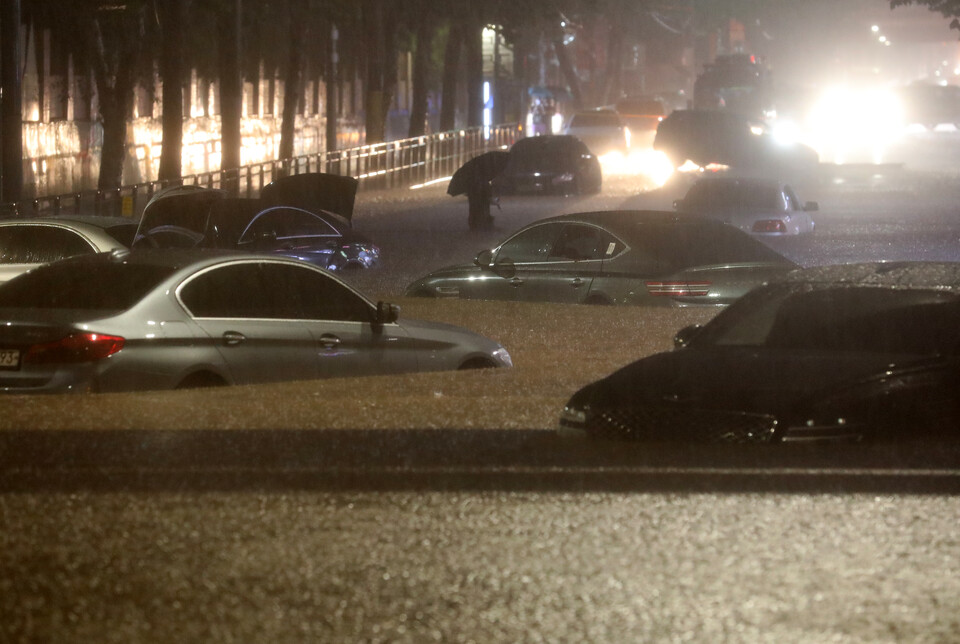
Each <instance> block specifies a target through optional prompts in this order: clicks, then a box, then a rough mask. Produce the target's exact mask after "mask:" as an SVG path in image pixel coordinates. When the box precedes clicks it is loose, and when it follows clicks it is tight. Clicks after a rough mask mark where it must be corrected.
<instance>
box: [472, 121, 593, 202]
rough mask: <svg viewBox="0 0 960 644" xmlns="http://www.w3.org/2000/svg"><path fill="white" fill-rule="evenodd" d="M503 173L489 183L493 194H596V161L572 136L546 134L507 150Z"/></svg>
mask: <svg viewBox="0 0 960 644" xmlns="http://www.w3.org/2000/svg"><path fill="white" fill-rule="evenodd" d="M509 152H510V156H509V158H508V159H507V164H506V166H505V167H504V169H503V171H502V172H501V173H500V174H499V175H498V176H497V177H496V178H494V179H493V181H492V182H491V184H492V186H493V193H494V194H495V195H524V194H556V195H585V194H594V193H597V192H600V187H601V186H602V184H603V171H602V170H601V168H600V161H599V160H598V159H597V157H596V155H595V154H593V153H592V152H591V151H590V149H589V148H588V147H587V146H586V144H585V143H584V142H583V141H581V140H580V139H578V138H577V137H575V136H570V135H566V134H546V135H543V136H532V137H527V138H525V139H520V140H519V141H517V142H516V143H514V144H513V145H512V146H511V147H510V150H509Z"/></svg>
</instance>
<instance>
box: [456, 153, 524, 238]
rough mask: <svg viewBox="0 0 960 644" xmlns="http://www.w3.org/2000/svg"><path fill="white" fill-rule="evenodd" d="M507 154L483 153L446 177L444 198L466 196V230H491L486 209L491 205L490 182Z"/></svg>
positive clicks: (491, 221)
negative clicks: (467, 208)
mask: <svg viewBox="0 0 960 644" xmlns="http://www.w3.org/2000/svg"><path fill="white" fill-rule="evenodd" d="M508 157H509V153H508V152H505V151H503V150H493V151H490V152H484V153H483V154H481V155H480V156H477V157H474V158H472V159H470V160H469V161H467V162H466V163H464V164H463V165H462V166H460V169H459V170H457V171H456V172H454V173H453V176H452V177H450V185H449V186H447V194H448V195H451V196H454V197H455V196H457V195H462V194H465V195H467V203H468V204H469V211H468V214H467V225H468V226H469V227H470V230H481V229H485V228H490V227H492V226H493V216H492V215H491V214H490V205H491V204H492V203H493V188H492V186H491V185H490V182H491V181H492V180H493V178H494V177H496V176H497V175H498V174H500V173H501V172H502V171H503V168H504V167H505V166H506V165H507V158H508Z"/></svg>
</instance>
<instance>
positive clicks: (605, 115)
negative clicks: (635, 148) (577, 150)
mask: <svg viewBox="0 0 960 644" xmlns="http://www.w3.org/2000/svg"><path fill="white" fill-rule="evenodd" d="M563 133H564V134H571V135H573V136H575V137H577V138H578V139H580V140H581V141H583V142H584V143H586V144H587V147H588V148H590V152H591V153H593V154H594V155H595V156H598V157H602V156H604V155H606V154H608V153H610V152H619V153H620V154H626V153H627V152H629V150H630V129H629V128H628V127H627V126H626V125H625V124H624V122H623V120H622V119H621V118H620V115H619V114H617V113H616V112H615V111H613V110H589V111H585V112H577V113H575V114H574V115H573V116H571V117H570V121H569V122H568V123H567V126H566V127H565V128H564V130H563Z"/></svg>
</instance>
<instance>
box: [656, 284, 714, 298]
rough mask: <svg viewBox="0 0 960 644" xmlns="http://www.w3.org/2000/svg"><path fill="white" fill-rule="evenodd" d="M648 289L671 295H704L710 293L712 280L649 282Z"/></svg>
mask: <svg viewBox="0 0 960 644" xmlns="http://www.w3.org/2000/svg"><path fill="white" fill-rule="evenodd" d="M647 291H648V292H649V293H650V295H666V296H670V297H688V296H703V295H709V294H710V282H647Z"/></svg>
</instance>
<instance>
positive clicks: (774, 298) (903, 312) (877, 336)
mask: <svg viewBox="0 0 960 644" xmlns="http://www.w3.org/2000/svg"><path fill="white" fill-rule="evenodd" d="M807 289H812V290H807ZM751 295H752V297H751ZM725 313H726V315H723V316H722V317H721V316H718V317H717V318H716V319H715V321H714V322H712V323H711V324H710V325H708V326H707V328H706V329H705V330H704V331H705V333H704V334H703V337H700V336H698V337H697V338H696V342H695V343H696V345H697V346H703V345H707V344H714V345H727V346H757V347H759V346H763V347H768V348H771V349H790V350H817V351H831V352H836V351H853V352H865V353H872V352H880V353H898V354H913V355H934V354H953V353H955V352H956V350H957V342H958V340H960V300H958V299H957V296H956V295H955V294H953V293H946V292H942V291H932V290H913V289H890V288H877V287H857V286H839V287H833V288H829V287H806V288H804V287H803V286H796V285H791V286H788V287H784V286H780V285H777V286H771V287H768V288H766V289H763V290H758V291H756V292H755V293H754V294H750V295H748V296H746V297H745V298H744V299H743V300H741V301H740V302H737V303H736V304H734V305H733V306H731V307H730V309H728V311H726V312H725Z"/></svg>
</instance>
